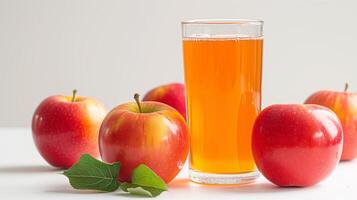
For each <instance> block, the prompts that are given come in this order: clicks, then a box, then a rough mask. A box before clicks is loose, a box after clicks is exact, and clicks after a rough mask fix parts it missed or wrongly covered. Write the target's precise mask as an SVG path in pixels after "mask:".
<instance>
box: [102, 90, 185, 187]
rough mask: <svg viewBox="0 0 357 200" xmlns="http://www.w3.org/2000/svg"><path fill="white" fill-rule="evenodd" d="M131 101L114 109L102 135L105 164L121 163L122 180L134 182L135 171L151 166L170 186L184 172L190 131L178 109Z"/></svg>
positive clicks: (137, 96) (120, 178)
mask: <svg viewBox="0 0 357 200" xmlns="http://www.w3.org/2000/svg"><path fill="white" fill-rule="evenodd" d="M135 100H136V102H129V103H125V104H122V105H119V106H117V107H116V108H114V109H113V110H112V111H111V112H110V113H109V114H108V115H107V116H106V118H105V119H104V121H103V123H102V126H101V128H100V133H99V149H100V154H101V156H102V159H103V161H105V162H108V163H112V162H117V161H118V162H120V163H121V169H120V175H119V180H120V181H126V182H130V180H131V179H130V177H131V173H132V171H133V169H134V168H135V167H137V166H138V165H140V164H145V165H147V166H148V167H150V168H151V169H152V170H153V171H154V172H155V173H156V174H157V175H159V176H160V177H161V178H162V179H163V180H164V181H165V182H166V183H168V182H170V181H171V180H172V179H173V178H174V177H175V176H176V175H177V174H178V172H179V171H180V170H181V168H182V167H183V165H184V163H185V160H186V158H187V154H188V148H189V144H188V128H187V126H186V122H185V120H184V118H183V117H182V116H181V115H180V113H178V112H177V111H176V110H175V109H174V108H172V107H170V106H168V105H166V104H163V103H160V102H155V101H145V102H139V95H138V94H135Z"/></svg>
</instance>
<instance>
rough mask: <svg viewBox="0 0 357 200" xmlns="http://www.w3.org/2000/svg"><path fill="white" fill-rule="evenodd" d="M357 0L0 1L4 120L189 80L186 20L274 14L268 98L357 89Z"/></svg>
mask: <svg viewBox="0 0 357 200" xmlns="http://www.w3.org/2000/svg"><path fill="white" fill-rule="evenodd" d="M356 9H357V1H353V0H350V1H347V0H308V1H302V0H289V1H287V0H265V1H259V0H219V1H218V0H216V1H213V0H212V1H210V0H176V1H173V0H161V1H159V0H142V1H139V0H110V1H109V0H97V1H94V0H0V92H1V93H0V95H1V96H0V126H29V125H30V121H31V116H32V113H33V111H34V109H35V108H36V106H37V105H38V104H39V103H40V101H41V100H42V99H43V98H45V97H46V96H49V95H53V94H57V93H67V94H70V93H71V90H72V89H73V88H77V89H78V90H79V94H80V95H86V96H93V97H96V98H98V99H100V100H101V101H103V102H104V103H105V104H106V105H107V106H108V108H112V107H113V106H115V105H117V104H119V103H122V102H124V101H128V100H130V99H131V98H132V94H133V93H134V92H140V93H142V94H143V93H144V92H145V91H147V90H149V89H151V88H152V87H154V86H157V85H159V84H162V83H168V82H177V81H183V67H182V61H181V60H182V54H181V35H180V34H181V32H180V28H181V27H180V22H181V21H182V20H186V19H194V18H259V19H263V20H264V21H265V30H264V31H265V50H264V77H263V105H264V106H267V105H270V104H274V103H299V102H303V101H304V99H305V98H306V97H307V96H308V95H309V94H311V93H312V92H314V91H316V90H319V89H336V90H342V89H343V87H344V86H343V84H344V82H346V81H348V82H349V83H350V85H351V90H354V89H357V79H356V78H355V77H356V75H357V73H356V72H357V61H356V59H355V58H356V54H357V53H356V46H357V39H356V38H355V36H356V35H357V26H356V19H357V12H356Z"/></svg>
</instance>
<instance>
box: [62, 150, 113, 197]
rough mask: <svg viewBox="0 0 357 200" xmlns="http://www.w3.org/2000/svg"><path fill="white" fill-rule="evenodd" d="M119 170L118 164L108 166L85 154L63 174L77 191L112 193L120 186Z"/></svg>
mask: <svg viewBox="0 0 357 200" xmlns="http://www.w3.org/2000/svg"><path fill="white" fill-rule="evenodd" d="M119 169H120V164H119V163H118V162H117V163H113V164H107V163H104V162H101V161H99V160H97V159H95V158H93V157H92V156H90V155H89V154H84V155H82V156H81V158H80V159H79V161H78V162H77V163H76V164H74V165H73V166H72V167H71V168H69V169H68V170H66V171H64V173H63V174H64V175H65V176H67V177H68V179H69V182H70V184H71V185H72V187H74V188H76V189H89V190H99V191H105V192H112V191H115V190H116V189H118V187H119V185H120V184H119V183H118V181H117V177H118V175H119Z"/></svg>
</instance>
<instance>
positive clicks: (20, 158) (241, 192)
mask: <svg viewBox="0 0 357 200" xmlns="http://www.w3.org/2000/svg"><path fill="white" fill-rule="evenodd" d="M0 136H1V138H0V155H1V159H0V199H1V200H7V199H25V198H26V199H27V200H28V199H46V200H48V199H86V200H89V199H97V200H98V199H101V200H104V199H130V198H139V197H137V196H130V195H127V194H125V193H122V192H120V191H117V192H113V193H97V192H92V191H79V190H74V189H72V188H71V186H70V185H69V183H68V180H67V178H66V177H65V176H63V175H61V174H60V172H61V171H58V170H56V169H54V168H52V167H50V166H49V165H48V164H47V163H46V162H45V161H44V160H43V159H42V158H41V156H40V155H39V154H38V152H37V150H36V148H35V146H34V144H33V141H32V135H31V130H30V129H28V128H0ZM356 180H357V161H352V162H343V163H340V164H339V166H338V167H337V169H336V170H335V171H334V173H333V174H332V175H331V176H330V177H328V178H327V179H326V180H325V181H323V182H321V183H319V184H318V185H316V186H313V187H309V188H279V187H277V186H274V185H272V184H271V183H269V182H268V181H267V180H266V179H264V178H263V177H261V178H259V180H258V181H257V182H256V183H253V184H249V185H241V186H207V185H199V184H195V183H191V182H189V180H188V178H187V167H186V168H185V169H184V170H183V171H181V173H180V174H179V175H178V177H176V179H175V180H173V181H172V182H171V183H170V184H169V191H168V192H164V193H163V194H161V195H160V196H158V197H157V198H156V199H170V200H175V199H185V200H189V199H195V200H201V199H202V200H207V199H215V200H216V199H235V200H241V199H255V200H256V199H257V198H258V197H259V198H264V199H274V200H276V199H284V200H287V199H298V200H306V199H314V200H316V199H323V200H327V199H341V200H342V199H343V200H346V199H357V183H356Z"/></svg>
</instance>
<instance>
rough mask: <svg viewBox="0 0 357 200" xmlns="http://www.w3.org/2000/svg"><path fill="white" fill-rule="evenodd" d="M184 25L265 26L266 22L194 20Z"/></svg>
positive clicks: (251, 20)
mask: <svg viewBox="0 0 357 200" xmlns="http://www.w3.org/2000/svg"><path fill="white" fill-rule="evenodd" d="M181 24H182V25H189V24H198V25H200V24H201V25H210V24H212V25H220V24H221V25H245V24H247V25H263V24H264V21H263V20H260V19H233V18H232V19H229V18H227V19H193V20H185V21H182V22H181Z"/></svg>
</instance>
